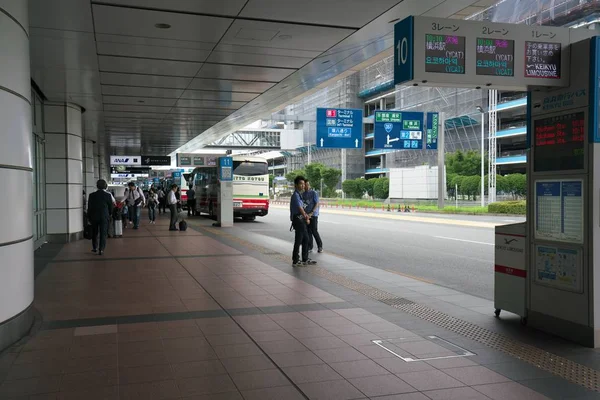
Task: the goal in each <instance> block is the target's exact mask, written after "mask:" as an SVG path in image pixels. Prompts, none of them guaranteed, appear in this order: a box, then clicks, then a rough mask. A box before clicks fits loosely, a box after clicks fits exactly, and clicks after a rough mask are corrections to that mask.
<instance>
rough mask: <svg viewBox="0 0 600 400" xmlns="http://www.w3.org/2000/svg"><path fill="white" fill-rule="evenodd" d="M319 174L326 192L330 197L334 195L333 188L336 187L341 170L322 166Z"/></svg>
mask: <svg viewBox="0 0 600 400" xmlns="http://www.w3.org/2000/svg"><path fill="white" fill-rule="evenodd" d="M321 176H322V177H323V185H325V188H326V189H327V190H326V193H323V194H326V195H328V196H330V197H335V196H333V195H335V190H336V189H337V185H338V183H340V178H341V177H342V171H341V170H339V169H337V168H331V167H323V169H322V170H321Z"/></svg>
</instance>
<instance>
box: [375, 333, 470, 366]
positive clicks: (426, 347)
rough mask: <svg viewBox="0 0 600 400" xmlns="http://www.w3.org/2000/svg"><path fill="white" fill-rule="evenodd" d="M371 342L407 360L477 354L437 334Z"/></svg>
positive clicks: (439, 358) (425, 359) (429, 359)
mask: <svg viewBox="0 0 600 400" xmlns="http://www.w3.org/2000/svg"><path fill="white" fill-rule="evenodd" d="M371 342H373V343H374V344H376V345H377V346H379V347H381V348H382V349H384V350H385V351H387V352H388V353H390V354H393V355H394V356H396V357H398V358H400V359H402V360H403V361H405V362H415V361H431V360H442V359H446V358H459V357H470V356H474V355H476V354H475V353H472V352H470V351H469V350H466V349H463V348H462V347H460V346H457V345H455V344H454V343H451V342H449V341H447V340H445V339H442V338H440V337H437V336H425V337H416V338H415V337H411V338H399V339H386V340H372V341H371Z"/></svg>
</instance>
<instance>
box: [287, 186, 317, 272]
mask: <svg viewBox="0 0 600 400" xmlns="http://www.w3.org/2000/svg"><path fill="white" fill-rule="evenodd" d="M294 186H295V188H296V190H295V191H294V193H293V194H292V198H291V199H290V220H291V221H292V228H293V229H294V231H295V237H294V249H293V251H292V266H294V267H300V266H303V265H313V264H316V261H313V260H311V259H310V258H308V224H310V217H309V216H308V214H307V213H306V211H304V202H303V201H302V192H303V191H304V177H303V176H297V177H296V179H294ZM290 230H291V228H290ZM300 246H302V261H300V255H299V252H300Z"/></svg>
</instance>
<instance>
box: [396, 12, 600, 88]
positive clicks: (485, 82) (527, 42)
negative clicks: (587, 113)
mask: <svg viewBox="0 0 600 400" xmlns="http://www.w3.org/2000/svg"><path fill="white" fill-rule="evenodd" d="M573 31H576V30H574V29H567V28H561V27H554V26H531V25H525V24H506V23H494V22H489V21H473V20H458V19H444V18H435V17H423V16H412V17H407V18H405V19H403V20H402V21H399V22H398V23H396V24H395V25H394V83H395V84H396V85H401V84H402V85H410V84H412V85H415V86H433V87H453V88H456V87H469V88H473V87H475V88H488V89H498V90H515V91H525V90H535V89H537V88H539V87H543V88H549V87H567V86H568V85H569V78H570V73H569V68H570V52H571V50H570V46H569V45H570V44H571V43H575V42H578V41H581V39H582V38H583V37H584V36H586V34H582V33H577V34H576V33H573ZM579 31H581V30H579ZM590 36H591V34H590Z"/></svg>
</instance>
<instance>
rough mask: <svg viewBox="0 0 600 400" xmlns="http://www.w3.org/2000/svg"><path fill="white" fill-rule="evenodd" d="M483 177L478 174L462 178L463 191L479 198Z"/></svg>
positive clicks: (471, 196)
mask: <svg viewBox="0 0 600 400" xmlns="http://www.w3.org/2000/svg"><path fill="white" fill-rule="evenodd" d="M480 183H481V177H480V176H478V175H472V176H465V177H463V179H462V185H461V193H463V194H466V195H467V196H468V197H469V198H472V199H473V200H476V199H477V195H478V194H479V192H480Z"/></svg>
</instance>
